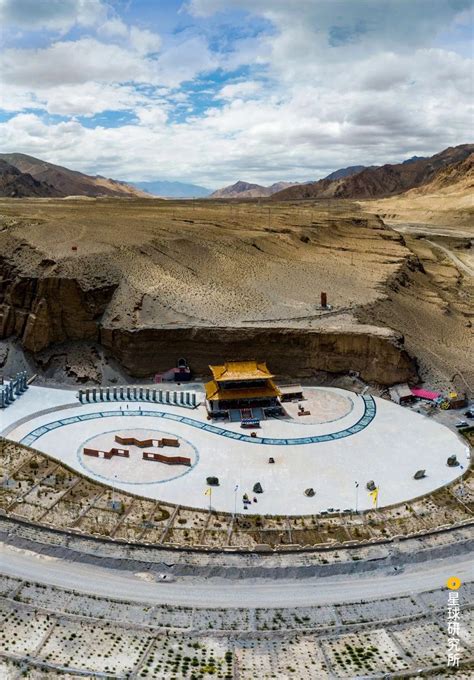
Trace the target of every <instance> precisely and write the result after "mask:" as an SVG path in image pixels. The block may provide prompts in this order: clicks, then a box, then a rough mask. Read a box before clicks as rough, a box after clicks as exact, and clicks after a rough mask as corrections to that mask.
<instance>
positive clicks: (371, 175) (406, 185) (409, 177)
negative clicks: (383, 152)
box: [273, 144, 474, 200]
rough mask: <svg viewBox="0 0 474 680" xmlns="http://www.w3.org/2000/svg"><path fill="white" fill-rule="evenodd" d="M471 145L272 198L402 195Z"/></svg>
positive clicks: (457, 158) (465, 154)
mask: <svg viewBox="0 0 474 680" xmlns="http://www.w3.org/2000/svg"><path fill="white" fill-rule="evenodd" d="M473 151H474V144H461V145H460V146H455V147H449V148H448V149H445V150H444V151H442V152H441V153H438V154H435V155H434V156H431V157H430V158H420V159H410V162H409V163H407V162H404V163H398V164H396V165H382V166H380V167H375V168H373V167H370V168H365V169H364V170H362V171H361V172H358V173H356V174H354V175H350V176H349V177H343V178H339V179H323V180H320V181H318V182H312V183H310V184H300V185H297V186H294V187H289V188H288V189H285V190H283V191H280V192H278V193H276V194H274V195H273V198H274V199H275V200H295V199H308V198H361V199H364V198H378V197H385V196H393V195H396V194H401V193H403V192H405V191H408V190H410V189H414V188H417V187H421V186H423V185H425V184H428V183H429V182H431V181H433V180H434V179H435V177H436V176H437V174H438V173H440V172H445V171H446V170H448V169H449V168H450V167H451V166H454V165H456V164H458V163H462V162H463V161H464V160H466V159H467V158H468V156H469V155H470V154H471V153H472V152H473Z"/></svg>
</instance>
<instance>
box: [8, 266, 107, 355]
mask: <svg viewBox="0 0 474 680" xmlns="http://www.w3.org/2000/svg"><path fill="white" fill-rule="evenodd" d="M0 275H1V277H0V337H1V338H6V337H9V336H15V337H17V338H19V339H20V340H21V343H22V345H23V347H24V348H25V349H26V350H29V351H31V352H33V353H36V352H40V351H41V350H43V349H45V348H46V347H48V346H50V345H51V344H52V343H57V342H64V341H66V340H93V341H97V340H98V339H99V334H100V328H99V321H100V318H101V316H102V314H103V313H104V311H105V309H106V308H107V305H108V303H109V302H110V299H111V297H112V295H113V293H114V291H115V288H116V286H115V285H106V286H101V287H98V288H90V289H88V290H84V289H83V288H82V287H81V286H80V284H79V282H78V281H77V280H75V279H69V278H61V277H48V276H46V277H44V278H39V277H33V276H23V275H21V274H20V273H19V272H18V271H15V269H14V268H12V267H9V266H8V265H7V264H6V263H3V265H2V263H1V262H0Z"/></svg>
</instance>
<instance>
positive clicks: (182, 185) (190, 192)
mask: <svg viewBox="0 0 474 680" xmlns="http://www.w3.org/2000/svg"><path fill="white" fill-rule="evenodd" d="M127 184H131V185H133V186H134V187H137V188H138V189H142V190H143V191H146V192H147V193H149V194H152V196H160V197H161V198H205V197H206V196H209V194H210V193H211V189H206V187H201V186H199V185H198V184H186V182H167V181H165V180H154V181H152V182H127Z"/></svg>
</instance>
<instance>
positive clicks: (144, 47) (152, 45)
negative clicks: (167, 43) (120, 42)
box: [130, 26, 161, 54]
mask: <svg viewBox="0 0 474 680" xmlns="http://www.w3.org/2000/svg"><path fill="white" fill-rule="evenodd" d="M130 44H131V46H132V47H133V48H134V49H135V50H136V51H137V52H139V53H140V54H151V53H153V52H158V51H159V49H160V47H161V38H160V36H159V35H158V34H157V33H152V31H147V30H146V29H141V28H137V27H136V26H132V27H131V28H130Z"/></svg>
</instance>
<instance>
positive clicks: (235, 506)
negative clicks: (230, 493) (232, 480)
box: [234, 484, 239, 519]
mask: <svg viewBox="0 0 474 680" xmlns="http://www.w3.org/2000/svg"><path fill="white" fill-rule="evenodd" d="M238 488H239V485H238V484H236V485H235V489H234V519H235V516H236V515H237V489H238Z"/></svg>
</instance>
